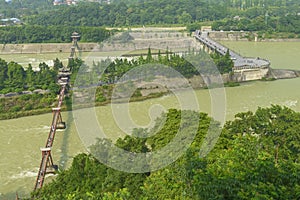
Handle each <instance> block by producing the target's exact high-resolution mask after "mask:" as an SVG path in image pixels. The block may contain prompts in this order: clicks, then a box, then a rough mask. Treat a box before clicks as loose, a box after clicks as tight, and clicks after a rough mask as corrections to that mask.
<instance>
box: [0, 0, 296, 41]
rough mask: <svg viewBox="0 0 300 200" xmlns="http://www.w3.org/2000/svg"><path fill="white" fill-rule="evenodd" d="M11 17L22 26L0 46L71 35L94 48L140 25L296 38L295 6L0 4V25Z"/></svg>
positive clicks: (241, 1) (188, 0)
mask: <svg viewBox="0 0 300 200" xmlns="http://www.w3.org/2000/svg"><path fill="white" fill-rule="evenodd" d="M20 2H22V3H20ZM11 17H18V18H20V20H21V22H22V24H21V25H16V26H17V27H14V28H7V27H0V33H1V35H3V37H1V39H0V43H38V42H69V40H70V38H69V37H68V35H67V34H69V33H70V30H71V32H73V31H75V29H76V31H77V32H79V33H81V34H82V36H83V38H82V41H84V42H100V41H102V40H103V39H105V38H106V37H107V35H109V34H110V33H109V32H105V31H104V30H103V27H126V28H128V27H129V28H130V27H135V26H143V25H145V26H148V25H150V26H164V25H168V26H172V25H181V26H182V25H183V26H187V27H188V30H189V31H193V30H195V29H199V28H200V26H201V25H203V24H210V25H212V26H213V28H214V30H228V31H229V30H244V31H263V32H266V33H274V32H275V33H277V32H284V33H286V32H288V33H293V34H294V35H291V34H290V35H288V37H298V36H299V34H300V28H299V27H300V26H299V21H300V2H299V1H298V0H226V1H220V0H175V1H172V2H170V1H167V0H150V1H143V0H119V1H117V0H115V1H112V3H111V4H106V3H101V1H100V2H87V1H80V3H79V4H77V5H76V6H67V5H62V6H53V4H52V1H28V0H23V1H12V3H5V2H4V1H2V2H0V19H1V18H11ZM71 27H73V28H71ZM100 27H101V28H100Z"/></svg>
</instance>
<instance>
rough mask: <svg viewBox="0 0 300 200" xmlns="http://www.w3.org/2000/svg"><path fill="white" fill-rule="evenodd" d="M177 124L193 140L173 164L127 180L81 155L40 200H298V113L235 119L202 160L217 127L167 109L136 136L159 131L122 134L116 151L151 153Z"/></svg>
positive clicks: (102, 148) (103, 142) (104, 145)
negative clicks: (210, 132) (192, 135)
mask: <svg viewBox="0 0 300 200" xmlns="http://www.w3.org/2000/svg"><path fill="white" fill-rule="evenodd" d="M181 120H183V121H184V122H183V123H180V121H181ZM180 124H181V125H180ZM179 126H182V128H183V129H186V131H189V130H190V129H197V134H196V136H195V138H194V141H193V142H192V144H191V145H190V147H189V148H188V149H187V151H185V152H183V155H182V156H181V157H180V158H179V159H178V160H177V161H175V162H174V163H172V164H171V165H169V166H167V167H165V168H163V169H160V170H158V171H153V172H151V173H148V174H128V173H125V172H121V171H117V170H114V169H111V168H108V167H106V166H105V165H103V164H101V163H100V162H99V161H98V160H97V159H95V158H94V157H93V156H91V155H86V154H80V155H78V156H76V157H75V158H74V160H73V164H72V166H71V167H70V169H68V170H66V171H63V172H61V173H60V174H59V175H58V176H57V178H56V179H55V180H54V181H53V182H52V183H49V184H47V185H45V186H44V187H43V189H42V190H41V191H38V193H39V198H37V199H107V200H110V199H178V200H181V199H189V200H192V199H299V197H300V196H299V195H300V185H299V170H300V165H299V158H300V145H299V142H298V141H299V139H300V134H299V133H300V131H299V130H300V113H296V112H294V111H292V110H290V109H288V108H286V107H280V106H272V107H270V108H259V109H258V110H257V111H256V112H255V113H252V112H247V113H238V114H237V115H236V119H235V120H234V121H229V122H227V123H226V124H225V126H224V128H223V130H222V134H221V136H220V138H219V139H218V142H217V144H216V146H215V148H214V149H213V150H212V152H211V153H210V154H208V155H207V156H206V157H200V156H199V151H200V149H201V148H202V141H203V139H204V137H206V134H207V130H208V128H209V127H214V128H216V129H218V128H219V124H218V123H217V122H215V121H213V119H211V118H209V117H208V116H207V114H203V113H200V114H198V113H196V112H192V111H177V110H173V109H172V110H169V112H167V113H165V114H164V115H163V116H161V117H160V118H158V119H157V121H156V125H155V127H154V128H153V129H152V130H144V129H139V130H135V131H134V134H133V135H134V136H147V135H148V134H149V135H151V133H153V132H152V131H156V130H159V131H158V133H157V134H156V135H153V136H150V137H148V138H147V139H144V138H138V137H134V136H131V137H130V136H126V137H125V138H123V139H118V141H117V142H116V145H117V146H118V147H120V148H123V149H125V150H127V151H131V152H148V151H153V152H154V151H156V150H158V149H160V148H162V147H164V146H165V145H167V144H168V143H169V142H170V141H171V140H172V138H174V136H175V135H176V130H178V128H179ZM111 144H112V142H111V141H109V140H107V139H99V140H98V142H97V143H96V144H95V145H93V146H92V147H91V150H92V152H94V153H96V155H97V154H98V155H101V157H103V158H105V156H107V158H109V156H108V155H109V154H112V155H113V154H114V152H111V151H110V149H111V148H110V146H111ZM149 147H151V148H150V149H149ZM94 155H95V154H94ZM110 158H113V157H110ZM123 164H124V163H123ZM35 195H36V194H35Z"/></svg>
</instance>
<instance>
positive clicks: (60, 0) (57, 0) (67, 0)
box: [53, 0, 110, 6]
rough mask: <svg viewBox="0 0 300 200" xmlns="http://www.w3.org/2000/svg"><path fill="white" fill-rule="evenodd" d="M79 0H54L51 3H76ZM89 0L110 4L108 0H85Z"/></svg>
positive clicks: (90, 0)
mask: <svg viewBox="0 0 300 200" xmlns="http://www.w3.org/2000/svg"><path fill="white" fill-rule="evenodd" d="M79 1H80V0H54V1H53V5H55V6H57V5H76V4H77V3H78V2H79ZM87 1H89V2H99V3H107V4H110V0H87Z"/></svg>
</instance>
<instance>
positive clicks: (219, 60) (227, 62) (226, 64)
mask: <svg viewBox="0 0 300 200" xmlns="http://www.w3.org/2000/svg"><path fill="white" fill-rule="evenodd" d="M211 57H212V58H213V60H214V63H216V65H217V68H218V70H219V72H220V73H221V74H225V73H229V72H232V68H233V66H234V63H233V61H232V60H231V57H230V54H229V50H227V52H226V54H225V56H221V55H220V54H218V53H214V54H211Z"/></svg>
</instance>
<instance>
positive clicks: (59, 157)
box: [0, 42, 300, 199]
mask: <svg viewBox="0 0 300 200" xmlns="http://www.w3.org/2000/svg"><path fill="white" fill-rule="evenodd" d="M223 44H225V45H227V46H228V47H230V48H232V49H233V50H235V51H236V52H238V53H240V54H242V55H244V56H254V57H261V58H267V59H269V60H270V61H271V63H272V67H273V68H282V69H283V68H285V69H298V70H300V51H299V49H300V42H264V43H262V42H261V43H255V42H223ZM63 56H65V55H63ZM0 57H3V58H4V59H6V58H5V57H4V56H1V55H0ZM41 58H44V57H41ZM45 59H48V57H47V58H45ZM49 59H53V58H49ZM34 61H35V60H34ZM23 62H24V63H25V62H26V61H23ZM299 86H300V78H297V79H288V80H277V81H272V82H262V81H255V82H249V83H243V84H242V85H241V86H239V87H234V88H226V89H225V91H226V111H225V116H226V120H230V119H233V117H234V114H236V113H238V112H243V111H248V110H251V111H255V110H256V109H257V107H258V106H260V107H267V106H270V105H271V104H279V105H284V106H287V107H290V108H292V109H294V110H296V111H300V102H299V101H300V92H298V87H299ZM183 93H184V92H183ZM196 96H197V98H198V99H199V105H200V109H201V111H203V112H208V113H210V112H211V111H210V97H209V91H208V90H198V91H196ZM154 105H158V106H156V107H153V106H154ZM151 108H159V109H151ZM161 108H163V109H168V108H179V103H178V101H177V100H176V97H175V96H174V95H167V96H164V97H161V98H157V99H149V100H146V101H143V102H134V103H130V105H129V109H130V114H131V117H132V118H133V120H134V122H135V123H137V124H139V125H141V126H146V125H147V124H149V123H150V122H151V119H153V118H155V117H156V116H157V115H159V113H160V110H162V109H161ZM149 110H150V112H149ZM96 113H97V116H98V120H99V123H100V124H101V126H102V128H103V130H104V132H105V133H107V135H109V136H110V137H111V138H112V139H115V138H117V137H119V136H121V135H123V133H122V131H121V130H120V129H119V128H118V126H117V125H116V123H115V121H114V118H113V114H112V111H111V107H110V106H103V107H98V108H96ZM149 113H151V117H150V115H149ZM63 119H64V120H65V121H66V122H67V124H68V127H67V129H66V130H64V131H58V132H57V134H56V139H55V141H54V146H53V150H52V156H53V158H54V162H55V163H57V164H59V167H60V168H67V167H68V166H69V165H70V163H71V161H72V157H73V156H75V155H76V154H78V153H80V152H86V150H85V148H84V146H83V144H82V142H81V141H80V139H79V136H78V134H77V131H76V127H75V124H74V120H73V116H72V112H65V113H63ZM51 120H52V114H51V113H49V114H44V115H38V116H31V117H23V118H19V119H12V120H3V121H0V137H1V140H0V199H13V198H14V197H15V196H14V195H15V192H16V191H17V192H18V193H19V195H21V196H22V195H23V196H24V195H25V196H28V194H29V192H30V191H32V190H33V187H34V183H35V179H36V173H37V172H38V167H39V164H40V159H41V152H40V150H39V148H40V147H43V146H44V145H45V142H46V138H47V136H48V133H49V130H50V123H51ZM129 129H130V128H129ZM129 131H130V130H129ZM50 179H51V178H47V179H46V180H50Z"/></svg>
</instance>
